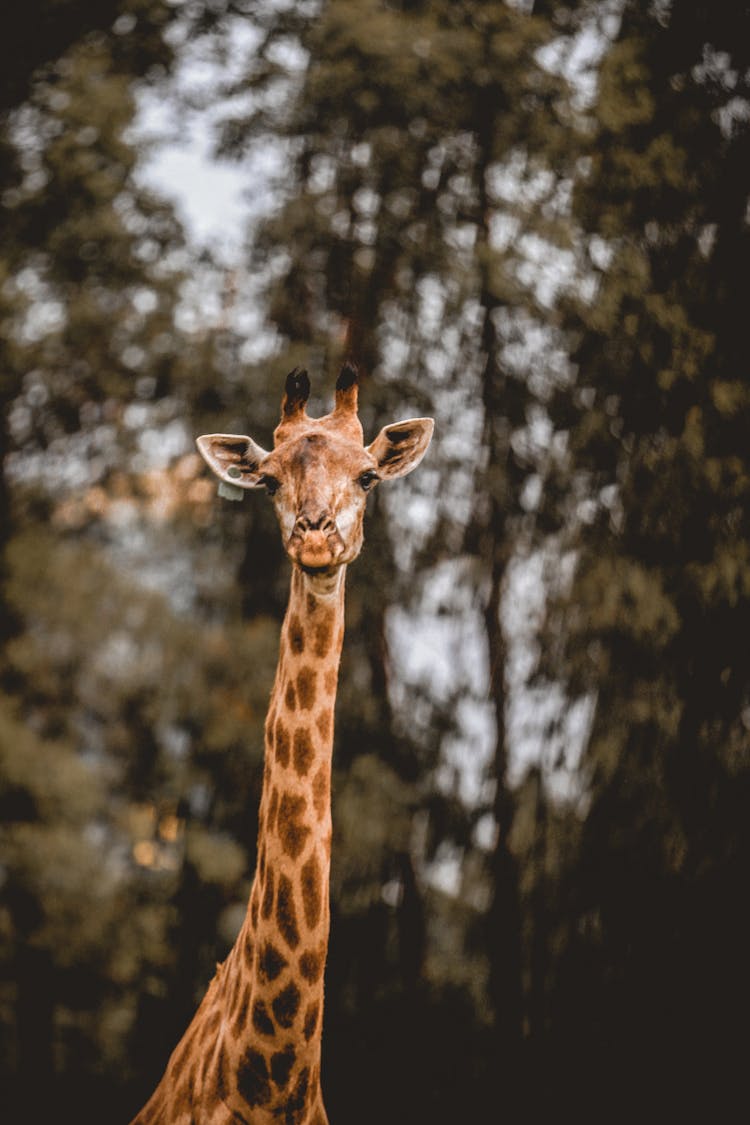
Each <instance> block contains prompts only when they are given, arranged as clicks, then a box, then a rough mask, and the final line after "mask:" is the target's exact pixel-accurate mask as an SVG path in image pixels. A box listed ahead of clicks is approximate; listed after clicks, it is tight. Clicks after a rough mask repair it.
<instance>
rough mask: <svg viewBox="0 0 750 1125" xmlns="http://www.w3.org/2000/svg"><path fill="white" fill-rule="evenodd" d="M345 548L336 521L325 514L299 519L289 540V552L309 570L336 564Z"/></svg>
mask: <svg viewBox="0 0 750 1125" xmlns="http://www.w3.org/2000/svg"><path fill="white" fill-rule="evenodd" d="M343 549H344V543H343V540H342V538H341V536H340V535H339V532H338V528H337V527H336V523H335V521H334V520H332V519H331V518H330V517H328V516H325V517H321V518H319V519H317V520H314V521H313V520H310V519H307V518H305V517H304V516H302V517H300V519H298V520H297V523H296V524H295V526H294V531H293V532H292V535H291V538H290V540H289V547H288V550H289V554H290V555H291V556H292V558H293V559H294V560H295V561H296V562H298V563H299V564H300V566H302V567H304V568H305V569H307V570H322V569H325V568H326V567H329V566H334V565H335V563H336V562H337V561H338V559H339V558H340V556H341V554H342V552H343Z"/></svg>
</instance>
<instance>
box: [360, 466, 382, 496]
mask: <svg viewBox="0 0 750 1125" xmlns="http://www.w3.org/2000/svg"><path fill="white" fill-rule="evenodd" d="M378 480H380V477H379V476H378V474H377V473H374V472H373V471H372V469H367V470H365V472H364V473H361V474H360V477H359V483H360V485H361V486H362V488H364V490H365V492H367V490H368V489H370V488H372V486H373V485H374V484H375V482H376V481H378Z"/></svg>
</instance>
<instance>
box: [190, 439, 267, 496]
mask: <svg viewBox="0 0 750 1125" xmlns="http://www.w3.org/2000/svg"><path fill="white" fill-rule="evenodd" d="M196 445H197V446H198V452H199V453H200V455H201V457H202V458H203V460H204V461H205V462H206V464H207V465H208V467H209V469H211V471H212V472H214V473H216V476H217V477H218V478H219V480H222V481H224V483H225V484H228V485H232V486H234V487H235V488H261V487H262V485H261V478H262V476H263V473H262V472H261V471H260V466H261V464H262V462H263V461H264V460H265V458H266V457H267V456H268V453H267V452H266V450H265V449H263V448H262V447H261V446H260V445H258V443H257V442H255V441H253V439H252V438H250V437H245V435H244V434H204V435H203V437H199V438H198V439H197V441H196Z"/></svg>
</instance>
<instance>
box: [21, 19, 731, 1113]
mask: <svg viewBox="0 0 750 1125" xmlns="http://www.w3.org/2000/svg"><path fill="white" fill-rule="evenodd" d="M239 25H244V26H245V27H247V26H250V25H252V27H253V28H255V29H256V35H255V38H254V40H253V43H254V45H253V46H252V49H248V51H247V55H246V57H245V58H243V60H242V63H241V66H240V68H239V72H237V67H236V66H234V68H233V69H232V68H227V72H226V74H227V77H226V79H225V80H224V81H218V80H216V81H215V83H214V88H213V89H210V90H208V91H206V90H205V89H203V90H202V91H201V92H200V94H196V95H194V99H193V103H192V104H191V98H190V96H188V95H185V94H184V91H183V93H180V89H181V88H180V87H179V84H175V83H174V82H173V78H174V75H175V74H176V73H177V71H178V69H179V67H180V66H181V65H182V62H183V60H184V58H185V54H186V52H189V51H191V50H200V51H203V52H205V56H206V57H207V58H210V59H211V60H212V63H213V67H214V69H213V71H212V73H214V74H220V73H221V67H222V60H223V59H225V58H229V57H230V54H232V52H233V51H234V56H233V57H235V56H236V43H237V38H236V33H237V27H238V26H239ZM230 69H231V74H230ZM749 85H750V6H748V4H746V3H742V2H739V0H713V2H712V3H706V2H703V0H673V2H672V3H670V2H669V0H653V2H651V3H647V2H646V0H620V2H613V0H580V2H576V0H570V2H565V0H560V2H554V0H549V2H546V0H537V2H534V0H529V2H525V3H523V2H519V3H516V4H511V3H502V2H496V3H495V2H480V0H475V2H470V0H409V2H407V0H402V2H397V0H393V2H389V3H387V2H383V0H320V2H318V3H313V2H303V0H298V2H293V0H290V2H288V3H281V2H279V3H277V4H268V3H255V2H252V0H246V2H235V3H233V2H231V0H215V2H213V3H209V2H201V0H195V2H192V3H187V4H182V5H178V4H170V3H165V2H161V0H125V2H109V0H106V2H105V0H97V2H96V3H93V2H84V0H28V2H26V3H24V4H22V5H20V6H17V7H16V9H14V12H13V26H12V27H11V26H10V24H9V23H8V21H6V29H5V33H4V35H3V37H2V46H0V127H1V131H0V202H1V203H2V224H3V235H2V244H1V249H0V321H1V322H2V331H1V332H0V404H1V405H2V413H1V415H0V417H1V419H2V421H1V422H0V446H1V448H2V467H3V473H2V477H1V478H0V622H1V629H2V649H1V650H0V1105H1V1106H2V1108H3V1120H6V1121H23V1122H25V1123H28V1125H36V1123H41V1122H42V1121H47V1120H49V1118H50V1116H51V1115H54V1116H55V1117H57V1118H61V1119H65V1120H76V1121H77V1122H79V1123H80V1125H85V1123H89V1122H90V1123H94V1122H98V1123H99V1122H103V1121H107V1122H109V1121H111V1122H113V1123H116V1122H126V1121H127V1120H129V1118H130V1116H131V1115H132V1113H134V1112H135V1111H136V1110H137V1109H138V1108H139V1106H140V1105H141V1104H142V1102H143V1101H144V1100H145V1098H146V1097H147V1096H148V1094H149V1093H150V1091H151V1089H152V1088H153V1086H154V1084H155V1083H156V1081H157V1080H158V1078H159V1076H160V1074H161V1071H162V1069H163V1067H164V1064H165V1062H166V1059H167V1057H168V1055H169V1052H170V1050H171V1048H172V1046H173V1045H174V1044H175V1043H176V1041H177V1039H178V1038H179V1036H180V1034H181V1032H182V1030H183V1029H184V1027H185V1026H186V1024H187V1022H188V1021H189V1019H190V1017H191V1014H192V1011H193V1010H194V1007H195V1005H196V1003H197V1001H198V1000H199V998H200V996H201V995H202V993H203V990H204V989H205V987H206V984H207V982H208V980H209V979H210V977H211V975H212V972H213V967H214V963H215V962H216V961H217V960H221V959H222V958H223V957H224V956H225V954H226V952H227V950H228V948H229V947H230V946H231V943H232V941H233V939H234V935H235V934H236V932H237V929H238V927H239V924H240V922H241V919H242V916H243V911H244V904H245V901H246V898H247V894H248V890H249V885H250V880H251V877H252V871H253V866H254V860H255V834H256V829H257V824H256V809H257V802H258V798H259V791H260V782H261V771H262V727H263V719H264V716H265V708H266V703H267V699H268V692H269V690H270V685H271V679H272V675H273V670H274V666H275V659H276V646H277V639H278V628H279V623H280V619H281V616H282V614H283V608H284V604H285V598H286V588H287V582H288V568H287V564H286V562H285V560H284V558H283V554H282V551H281V548H280V545H279V543H278V532H277V529H276V527H275V521H274V519H273V516H272V513H271V511H270V506H269V505H268V504H267V503H266V502H265V501H264V498H263V497H255V496H253V497H250V498H249V500H246V502H245V503H244V504H243V505H231V504H227V503H224V502H222V501H219V500H218V499H217V498H216V496H215V490H214V486H213V484H212V483H211V482H209V481H208V478H207V476H206V475H205V473H204V472H203V469H202V467H201V465H200V463H199V462H198V460H197V458H196V457H195V455H194V454H193V452H192V445H191V443H192V438H193V436H195V435H197V434H199V433H202V432H210V431H214V430H222V431H238V432H250V433H252V435H253V436H254V437H255V438H256V439H257V440H258V441H260V442H261V443H262V444H265V445H268V444H270V440H271V438H270V435H271V430H272V428H273V425H274V423H275V421H276V417H277V413H278V408H279V402H280V394H281V388H282V385H283V376H284V375H285V373H286V372H287V371H288V370H290V369H291V368H292V367H294V366H295V365H296V364H298V363H300V364H303V365H307V366H309V367H310V369H311V374H312V376H313V383H314V395H316V396H317V400H316V402H315V403H314V405H315V406H317V407H318V408H319V409H320V410H322V409H324V408H327V406H328V397H329V395H330V394H331V393H332V384H333V378H334V373H335V371H336V370H337V368H338V365H339V363H340V361H341V360H342V358H343V357H344V355H345V353H347V352H351V353H353V354H354V355H355V356H356V357H357V358H358V359H359V361H360V362H361V364H362V368H363V379H362V391H361V402H362V416H363V421H364V423H365V427H366V433H367V435H368V437H369V438H371V437H372V436H374V434H375V433H376V432H377V429H378V427H379V426H380V425H382V424H384V423H386V422H390V421H393V420H396V419H397V418H399V417H405V416H408V415H410V414H430V415H433V416H434V417H435V418H436V421H437V430H436V439H435V441H434V443H433V447H432V449H431V451H430V454H429V456H428V459H427V460H426V461H425V462H424V464H423V466H422V467H421V468H420V470H419V471H418V472H417V473H415V474H414V476H413V477H410V478H409V480H408V481H404V482H400V483H399V484H397V485H394V486H392V489H391V491H390V493H389V494H388V495H386V494H385V493H382V492H381V493H378V494H377V498H376V500H375V502H374V503H372V506H371V510H370V513H369V517H368V525H367V540H366V544H365V549H364V552H363V555H362V558H361V559H360V560H359V561H358V563H357V564H356V566H354V567H353V568H352V569H351V573H350V575H349V578H348V588H347V594H348V603H347V616H348V634H347V640H346V646H345V658H344V664H343V669H342V681H341V687H340V693H339V699H338V705H337V733H336V748H335V763H334V764H335V787H334V798H333V799H334V823H335V839H334V857H333V871H332V910H333V919H332V940H331V948H330V957H329V963H328V969H327V978H326V980H327V985H326V987H327V1009H326V1026H325V1037H324V1038H325V1046H324V1079H325V1090H326V1101H327V1104H328V1108H329V1113H330V1116H331V1120H332V1122H333V1123H334V1125H336V1123H339V1125H341V1123H346V1122H357V1123H358V1125H368V1123H373V1125H374V1123H376V1122H378V1123H381V1122H383V1121H388V1122H391V1123H393V1125H398V1123H400V1122H404V1123H406V1122H409V1123H413V1122H430V1123H434V1125H439V1123H442V1122H445V1123H448V1122H451V1123H454V1122H457V1121H495V1120H497V1121H498V1122H499V1121H516V1120H532V1121H533V1120H539V1121H541V1120H548V1119H551V1118H552V1117H553V1115H554V1116H557V1115H558V1114H559V1113H560V1112H561V1111H565V1112H566V1113H568V1114H571V1113H573V1114H575V1116H576V1117H577V1118H578V1119H584V1120H585V1119H588V1118H591V1119H593V1118H594V1117H595V1118H596V1119H597V1120H617V1119H618V1118H619V1117H620V1116H622V1117H623V1118H624V1117H626V1116H627V1117H628V1118H632V1116H633V1115H634V1114H637V1119H638V1120H651V1119H656V1118H657V1116H658V1117H661V1118H665V1119H666V1120H678V1118H679V1117H681V1116H684V1115H688V1114H691V1113H695V1112H701V1113H702V1114H703V1115H705V1116H707V1118H708V1119H709V1120H713V1121H729V1120H733V1119H734V1114H735V1112H736V1110H733V1109H732V1108H731V1107H732V1105H733V1099H734V1098H735V1097H741V1098H742V1100H743V1101H746V1092H745V1090H744V1086H743V1077H742V1066H743V1065H744V1062H745V1054H746V1052H745V1050H744V1049H743V1048H744V1047H746V1044H747V1030H746V1027H747V1011H748V992H747V985H748V968H747V952H748V947H749V945H748V938H749V937H750V934H748V921H747V913H748V912H747V909H746V899H747V888H748V874H749V870H748V859H749V858H750V827H749V825H750V818H749V817H748V799H749V797H750V758H749V755H748V743H749V739H750V675H749V671H750V669H749V667H748V653H749V651H750V646H749V643H748V638H749V637H750V543H749V537H748V530H749V523H750V505H749V501H750V451H749V450H750V446H749V442H748V436H749V435H750V426H749V425H748V423H749V422H750V383H749V381H748V364H747V344H746V338H747V324H748V299H747V293H748V288H747V279H748V275H749V274H750V230H749V228H748V204H749V198H750V89H749ZM149 91H150V96H152V97H153V96H156V97H162V98H164V99H169V98H172V99H174V113H175V114H176V115H177V118H178V119H179V116H180V114H184V115H185V120H187V119H188V116H189V115H190V114H191V113H195V112H198V111H199V110H200V109H201V106H200V105H198V104H197V101H200V99H201V98H202V99H204V101H205V103H207V104H210V105H213V106H215V107H220V112H218V113H216V114H214V116H213V118H212V120H213V129H214V137H213V141H214V144H215V151H216V154H217V156H221V158H223V159H234V160H237V161H238V162H239V166H240V167H242V166H243V164H242V162H243V161H247V160H248V159H249V158H250V157H251V156H252V154H253V153H256V154H257V153H259V152H260V153H262V152H265V151H267V152H269V153H276V154H279V153H281V158H280V159H278V160H277V163H276V165H275V167H276V168H277V174H276V178H275V180H274V182H273V185H272V192H271V196H270V198H271V200H272V202H270V203H269V205H268V206H266V207H265V209H261V210H262V214H261V212H258V214H259V215H260V217H259V218H257V219H256V220H254V221H253V222H252V223H249V224H248V228H247V229H246V230H241V231H238V232H237V261H238V263H239V264H238V265H237V266H236V267H235V268H233V269H231V270H228V269H227V268H226V266H225V265H224V264H223V263H222V261H221V260H215V259H214V257H213V256H212V253H211V251H210V250H206V249H203V250H200V249H197V248H196V246H195V244H194V242H193V241H192V240H191V239H190V238H189V237H188V236H187V235H186V232H185V231H184V230H183V228H182V226H181V224H180V221H179V218H178V216H177V214H176V213H175V211H174V208H173V205H172V204H171V203H170V202H169V201H168V200H166V199H164V198H159V197H157V196H156V195H155V194H154V192H152V191H149V190H147V189H146V188H145V187H144V186H143V184H144V181H143V179H142V178H141V177H140V175H139V169H140V167H141V166H142V162H143V159H144V156H145V140H144V139H143V135H142V132H139V130H138V128H133V126H134V122H135V121H136V114H137V105H138V100H137V99H138V98H139V97H141V96H145V94H146V93H148V92H149ZM181 98H184V99H185V100H184V104H183V103H182V102H181V101H180V99H181ZM248 190H249V192H250V193H251V194H252V193H253V192H254V191H256V190H258V189H257V185H254V184H253V183H248ZM212 309H213V310H214V311H213V312H212V311H211V310H212ZM250 313H251V314H252V316H251V322H252V323H254V324H260V325H262V331H259V332H257V333H253V334H252V335H253V336H254V340H252V341H250V342H251V343H253V342H254V344H255V347H254V348H249V349H248V331H247V329H246V327H244V328H243V325H246V324H247V323H248V321H247V319H244V320H243V317H246V316H247V315H249V314H250ZM252 317H254V318H255V319H254V320H253V319H252ZM256 337H257V338H256ZM739 1104H742V1102H739Z"/></svg>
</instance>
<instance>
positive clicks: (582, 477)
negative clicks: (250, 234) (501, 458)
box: [547, 0, 750, 1114]
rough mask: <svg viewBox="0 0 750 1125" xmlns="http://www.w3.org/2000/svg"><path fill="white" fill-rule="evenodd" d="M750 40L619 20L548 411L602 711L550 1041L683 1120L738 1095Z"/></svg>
mask: <svg viewBox="0 0 750 1125" xmlns="http://www.w3.org/2000/svg"><path fill="white" fill-rule="evenodd" d="M749 33H750V9H749V8H748V6H747V5H746V4H735V3H724V2H721V0H720V2H718V3H713V4H710V5H709V4H703V3H699V4H690V3H681V2H679V0H678V2H675V3H672V4H658V5H657V4H651V3H645V2H636V0H629V2H626V3H625V4H624V5H623V9H622V20H621V24H620V27H619V31H618V33H617V34H616V36H615V38H614V41H613V42H612V45H611V47H610V48H609V50H608V52H607V54H606V57H605V59H604V63H603V66H602V71H601V79H600V86H599V93H598V100H597V104H596V107H595V117H596V131H595V132H594V133H593V135H592V137H591V144H590V149H589V155H588V157H587V160H586V163H585V165H583V166H582V170H581V175H580V176H579V179H578V182H577V185H576V191H575V196H574V213H575V218H576V220H577V221H578V222H579V223H580V224H581V227H582V232H583V240H582V252H583V254H584V255H585V257H586V264H587V267H588V269H589V271H590V272H591V274H592V275H593V277H594V278H595V279H596V286H595V288H594V289H593V294H592V296H591V298H590V299H588V300H577V301H569V302H568V303H567V307H566V315H567V322H568V326H569V329H570V331H571V333H572V334H573V339H574V342H575V346H574V350H573V353H572V359H573V361H574V363H575V364H576V367H577V377H576V387H575V392H574V395H573V396H572V397H571V396H565V397H564V398H563V397H561V398H560V400H559V401H558V404H557V413H556V419H557V422H558V424H559V425H561V426H562V427H564V428H565V429H567V430H568V433H569V449H570V467H569V470H568V472H569V474H570V476H569V481H570V482H571V483H570V484H569V485H568V488H567V511H566V513H565V520H566V537H565V539H566V543H567V545H568V546H569V547H570V548H572V549H573V550H574V551H575V557H576V569H575V577H574V579H573V582H572V585H571V586H570V588H569V589H568V590H567V591H566V592H565V594H564V596H563V597H562V598H561V599H560V600H559V601H558V604H557V606H556V609H555V611H554V612H553V614H552V616H551V620H550V626H549V633H548V637H551V636H554V635H556V634H557V635H560V634H562V635H563V636H564V638H565V641H564V645H563V646H562V647H561V645H560V644H553V642H552V641H551V640H549V643H548V646H547V647H548V651H549V652H550V653H551V654H554V655H553V656H552V659H553V660H554V665H553V666H552V671H553V675H554V676H558V675H560V674H562V675H563V676H564V677H565V681H566V684H567V687H568V690H569V692H570V694H571V696H578V697H580V696H587V697H588V698H590V699H591V700H592V701H594V703H595V711H594V718H593V725H592V728H591V732H590V737H589V741H588V745H587V748H586V752H585V757H584V760H583V763H582V767H583V772H582V776H583V777H585V778H587V779H588V782H587V786H586V788H587V800H588V802H589V808H588V812H587V815H586V818H585V823H584V825H583V831H582V836H581V839H580V850H579V851H578V852H577V854H576V856H575V861H574V862H575V864H576V865H577V872H578V873H577V880H578V887H577V891H576V895H575V899H574V900H571V901H570V902H569V904H568V909H570V910H572V911H574V913H572V914H570V915H569V919H570V924H571V927H572V931H571V932H572V936H573V941H572V945H571V948H569V949H567V950H566V951H565V974H564V975H565V978H566V979H565V981H564V982H563V983H561V984H560V991H556V993H555V998H554V1003H555V1004H556V1005H558V1007H557V1010H556V1020H557V1023H558V1027H557V1028H556V1030H555V1034H556V1036H557V1042H559V1041H560V1036H561V1035H563V1034H565V1031H566V1030H569V1031H570V1032H571V1043H570V1049H571V1050H573V1051H575V1050H577V1049H583V1050H586V1051H587V1053H588V1054H589V1056H590V1058H591V1060H592V1066H593V1067H594V1068H595V1069H596V1072H597V1075H598V1078H597V1080H596V1082H595V1083H594V1085H595V1086H596V1089H597V1090H598V1091H601V1090H602V1089H603V1088H611V1086H612V1084H617V1085H618V1086H620V1087H621V1088H623V1084H624V1083H627V1085H628V1087H629V1096H630V1098H631V1099H632V1100H633V1101H637V1100H639V1099H641V1098H642V1097H644V1096H648V1098H649V1100H650V1101H651V1102H652V1103H653V1101H654V1099H655V1098H657V1097H658V1098H661V1099H662V1100H663V1102H664V1103H665V1104H667V1105H669V1109H670V1113H671V1114H674V1113H676V1112H678V1108H677V1107H678V1106H679V1107H681V1108H686V1107H688V1106H690V1107H691V1109H692V1107H694V1105H695V1099H696V1098H697V1097H698V1096H699V1095H700V1094H702V1095H703V1096H706V1097H708V1098H709V1099H710V1100H711V1102H712V1103H713V1099H714V1098H716V1097H721V1098H723V1097H724V1095H727V1096H728V1095H729V1093H730V1091H734V1092H735V1093H736V1092H737V1089H738V1082H739V1081H740V1073H741V1071H740V1067H741V1064H740V1061H739V1056H738V1041H737V1039H736V1032H737V1029H738V1027H740V1026H741V1023H742V1021H743V1019H744V1015H743V1013H744V1010H745V1006H746V1003H747V999H748V992H747V986H748V983H749V982H748V968H747V958H746V949H747V945H748V938H750V934H749V933H748V926H747V914H746V911H745V910H744V907H743V905H742V904H741V901H740V900H741V897H742V896H741V894H739V895H738V888H740V887H742V886H744V885H745V884H746V882H747V878H748V874H749V873H750V836H749V835H748V827H747V817H746V815H745V813H744V811H743V810H744V808H745V806H746V804H747V799H748V786H749V785H750V755H749V754H748V751H749V750H750V734H749V724H748V702H749V701H750V664H749V663H748V647H747V633H748V625H749V624H750V621H749V615H750V569H749V565H748V549H747V542H748V533H749V531H750V527H749V526H748V513H750V491H749V490H750V464H749V462H748V448H747V433H748V424H749V423H750V416H749V413H748V412H749V411H750V384H749V382H748V378H747V373H746V369H747V357H746V348H745V346H744V336H745V331H744V328H745V326H744V320H745V313H744V304H743V300H742V297H741V293H742V288H743V283H742V279H743V278H744V277H745V276H746V274H747V271H748V266H749V264H750V263H749V261H748V255H749V254H750V232H749V231H748V225H747V201H748V197H749V196H750V160H748V156H749V155H750V128H749V127H748V119H749V118H750V88H749V87H748V75H749V74H750V70H749V69H748V64H749V63H750V58H749V57H748V43H750V34H749ZM571 974H573V975H572V976H571ZM563 995H564V997H565V999H564V1001H563V1000H561V997H562V996H563ZM573 1032H574V1033H573ZM581 1040H582V1041H583V1047H581ZM646 1091H648V1093H646ZM593 1096H594V1097H596V1093H595V1094H594V1095H593ZM711 1112H712V1113H713V1114H715V1113H716V1112H720V1111H719V1110H718V1109H717V1108H716V1105H715V1104H714V1105H713V1108H712V1109H711Z"/></svg>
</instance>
